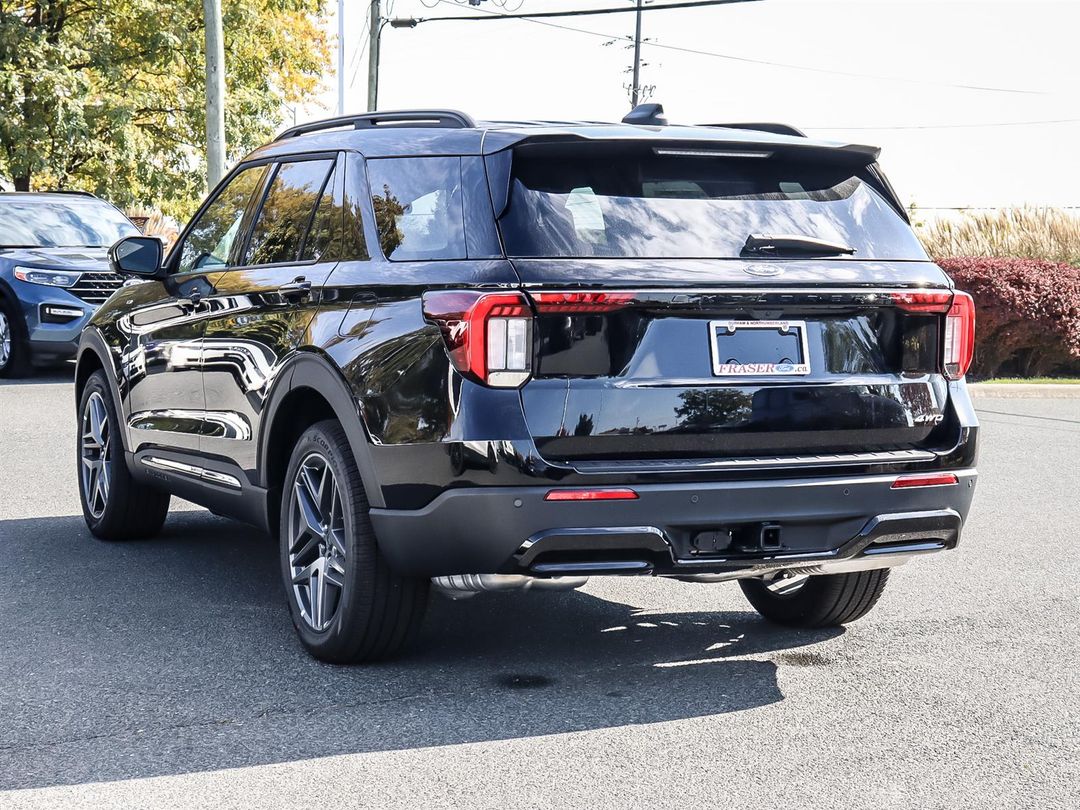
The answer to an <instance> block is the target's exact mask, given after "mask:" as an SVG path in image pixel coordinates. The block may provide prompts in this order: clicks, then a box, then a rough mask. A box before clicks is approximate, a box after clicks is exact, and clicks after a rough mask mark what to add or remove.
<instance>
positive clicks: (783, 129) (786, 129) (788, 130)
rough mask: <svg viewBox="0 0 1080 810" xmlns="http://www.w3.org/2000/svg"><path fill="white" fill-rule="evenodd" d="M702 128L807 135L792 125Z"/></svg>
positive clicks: (753, 124) (755, 124) (743, 125)
mask: <svg viewBox="0 0 1080 810" xmlns="http://www.w3.org/2000/svg"><path fill="white" fill-rule="evenodd" d="M698 126H702V127H723V128H724V129H751V130H753V131H754V132H771V133H772V134H773V135H795V136H796V137H799V138H805V137H806V133H805V132H803V131H802V130H801V129H796V128H795V127H793V126H791V125H790V124H770V123H766V122H763V123H749V124H699V125H698Z"/></svg>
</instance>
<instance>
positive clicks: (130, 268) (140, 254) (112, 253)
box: [109, 236, 165, 278]
mask: <svg viewBox="0 0 1080 810" xmlns="http://www.w3.org/2000/svg"><path fill="white" fill-rule="evenodd" d="M164 254H165V251H164V250H163V249H162V247H161V240H160V239H158V238H157V237H156V236H126V237H124V238H123V239H121V240H120V241H119V242H117V243H116V244H114V245H113V246H112V247H111V248H109V267H110V268H111V269H112V271H113V272H114V273H119V274H121V275H124V276H139V277H141V278H165V268H164V267H162V266H161V260H162V258H163V257H164Z"/></svg>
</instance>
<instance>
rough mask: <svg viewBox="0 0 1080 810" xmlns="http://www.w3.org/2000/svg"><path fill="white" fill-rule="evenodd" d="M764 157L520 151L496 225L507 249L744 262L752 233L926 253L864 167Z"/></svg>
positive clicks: (858, 249)
mask: <svg viewBox="0 0 1080 810" xmlns="http://www.w3.org/2000/svg"><path fill="white" fill-rule="evenodd" d="M685 152H690V154H685ZM757 154H758V156H756V157H742V156H738V157H731V156H723V155H716V152H715V150H714V151H713V154H712V155H709V154H708V153H707V152H706V151H705V150H704V148H703V147H702V146H700V145H698V146H697V147H696V148H695V149H689V148H688V149H687V150H680V149H677V148H670V149H669V148H667V147H657V146H647V147H642V146H638V145H633V146H629V147H621V146H620V147H618V148H615V147H612V146H611V145H608V144H587V145H578V144H575V145H572V146H566V145H533V146H527V147H521V148H518V149H517V150H515V152H514V156H513V162H512V169H511V179H510V195H509V205H508V207H507V209H506V211H505V212H504V214H503V215H502V217H501V218H500V221H499V227H500V229H501V231H502V236H503V242H504V244H505V246H506V253H507V255H508V256H517V257H589V256H601V257H620V258H688V259H689V258H738V257H739V256H740V255H744V256H745V255H746V254H744V253H743V248H744V247H745V245H746V242H747V238H748V237H749V236H751V235H772V236H776V235H794V236H799V237H807V238H810V239H814V240H824V241H826V242H829V243H832V244H839V245H844V246H846V247H849V248H851V249H853V250H854V253H853V254H851V255H850V256H847V255H845V256H842V258H853V259H918V260H925V259H926V253H925V251H924V250H923V248H922V246H921V244H920V243H919V241H918V239H917V238H916V236H915V234H914V233H913V232H912V230H911V228H910V227H909V226H908V224H907V223H906V222H905V221H904V219H903V218H902V217H901V216H900V214H899V213H898V212H897V211H896V210H895V209H894V208H893V207H892V206H891V205H890V204H889V203H888V202H887V201H886V199H885V197H884V196H883V195H882V194H880V193H879V192H878V190H877V189H876V188H875V186H874V183H873V181H872V179H871V178H870V177H869V175H868V174H867V173H866V170H865V169H863V168H859V167H856V166H852V165H851V164H850V163H846V164H819V163H808V162H807V161H806V160H805V159H804V160H793V159H791V158H787V157H781V156H779V155H769V154H768V153H757ZM785 257H788V255H785ZM790 257H791V258H798V256H797V255H790ZM837 258H841V256H837Z"/></svg>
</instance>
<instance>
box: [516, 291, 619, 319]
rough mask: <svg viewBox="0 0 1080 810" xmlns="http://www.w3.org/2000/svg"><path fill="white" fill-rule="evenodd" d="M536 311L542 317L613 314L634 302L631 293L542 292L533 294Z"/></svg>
mask: <svg viewBox="0 0 1080 810" xmlns="http://www.w3.org/2000/svg"><path fill="white" fill-rule="evenodd" d="M532 299H533V302H534V303H535V304H536V311H537V312H539V313H540V314H541V315H546V314H556V313H562V312H565V313H566V314H568V315H573V314H577V313H581V314H586V313H590V312H611V311H612V310H616V309H622V308H623V307H625V306H629V304H630V303H631V302H632V301H633V300H634V294H633V293H629V292H540V293H533V294H532Z"/></svg>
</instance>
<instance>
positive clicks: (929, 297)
mask: <svg viewBox="0 0 1080 810" xmlns="http://www.w3.org/2000/svg"><path fill="white" fill-rule="evenodd" d="M952 299H953V294H952V293H951V292H948V291H945V292H894V293H892V300H893V303H894V304H896V306H897V307H898V308H900V309H902V310H904V312H929V313H938V314H944V313H946V312H948V311H949V304H950V303H952Z"/></svg>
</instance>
